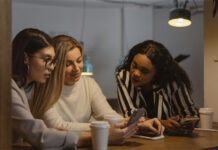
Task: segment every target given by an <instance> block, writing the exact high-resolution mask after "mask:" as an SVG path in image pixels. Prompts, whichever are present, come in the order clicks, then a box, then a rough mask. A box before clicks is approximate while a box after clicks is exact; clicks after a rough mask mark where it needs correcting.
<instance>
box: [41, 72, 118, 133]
mask: <svg viewBox="0 0 218 150" xmlns="http://www.w3.org/2000/svg"><path fill="white" fill-rule="evenodd" d="M106 115H113V116H119V117H121V116H120V115H119V114H118V113H116V112H115V111H114V110H113V109H112V108H111V107H110V105H109V104H108V102H107V100H106V97H105V96H104V95H103V93H102V91H101V89H100V88H99V86H98V84H97V83H96V82H95V80H94V79H92V78H90V77H87V76H81V78H80V80H79V81H78V82H76V83H74V84H73V85H70V86H67V85H65V86H64V88H63V90H62V93H61V97H60V98H59V100H58V102H57V103H56V104H55V105H54V106H53V107H52V108H50V109H49V110H48V111H47V112H46V113H45V115H44V117H43V120H44V121H45V123H46V124H47V126H49V127H55V128H65V129H68V130H73V131H80V132H84V131H90V127H89V126H90V123H89V120H90V118H91V116H92V117H93V118H95V119H97V120H103V119H104V117H105V116H106Z"/></svg>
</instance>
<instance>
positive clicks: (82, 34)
mask: <svg viewBox="0 0 218 150" xmlns="http://www.w3.org/2000/svg"><path fill="white" fill-rule="evenodd" d="M85 19H86V0H83V13H82V27H81V34H80V42H83V36H84V30H85ZM81 44H83V43H81Z"/></svg>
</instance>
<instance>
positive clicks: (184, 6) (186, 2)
mask: <svg viewBox="0 0 218 150" xmlns="http://www.w3.org/2000/svg"><path fill="white" fill-rule="evenodd" d="M187 4H188V0H186V1H185V4H184V5H183V8H184V9H185V8H186V6H187Z"/></svg>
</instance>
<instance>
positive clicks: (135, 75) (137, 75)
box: [133, 69, 140, 78]
mask: <svg viewBox="0 0 218 150" xmlns="http://www.w3.org/2000/svg"><path fill="white" fill-rule="evenodd" d="M133 76H134V77H137V78H138V77H140V71H139V70H137V69H136V70H134V71H133Z"/></svg>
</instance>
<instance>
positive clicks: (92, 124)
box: [90, 121, 110, 128]
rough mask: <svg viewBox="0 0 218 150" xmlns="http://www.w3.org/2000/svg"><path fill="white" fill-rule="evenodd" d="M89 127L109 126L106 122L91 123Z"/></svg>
mask: <svg viewBox="0 0 218 150" xmlns="http://www.w3.org/2000/svg"><path fill="white" fill-rule="evenodd" d="M90 127H98V128H109V127H110V125H109V123H108V122H107V121H92V122H91V125H90Z"/></svg>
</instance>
